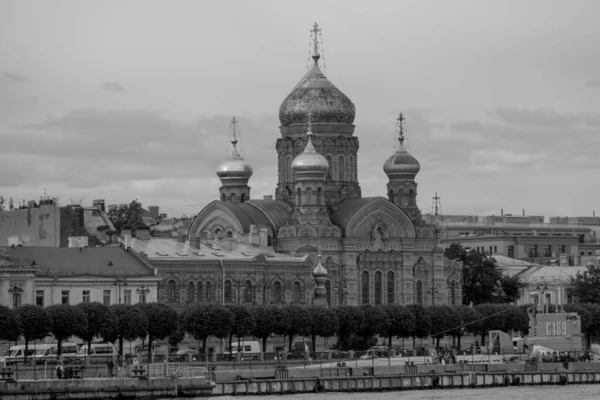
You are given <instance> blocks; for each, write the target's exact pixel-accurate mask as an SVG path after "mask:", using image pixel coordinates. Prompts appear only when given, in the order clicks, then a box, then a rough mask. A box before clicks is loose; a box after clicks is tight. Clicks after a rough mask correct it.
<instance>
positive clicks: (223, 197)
mask: <svg viewBox="0 0 600 400" xmlns="http://www.w3.org/2000/svg"><path fill="white" fill-rule="evenodd" d="M221 201H227V197H225V193H221Z"/></svg>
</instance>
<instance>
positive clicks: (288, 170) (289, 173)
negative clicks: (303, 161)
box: [285, 156, 293, 182]
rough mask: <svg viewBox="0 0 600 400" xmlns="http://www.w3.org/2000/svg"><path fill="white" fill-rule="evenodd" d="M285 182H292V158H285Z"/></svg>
mask: <svg viewBox="0 0 600 400" xmlns="http://www.w3.org/2000/svg"><path fill="white" fill-rule="evenodd" d="M285 180H286V181H287V182H292V181H293V179H292V156H287V159H286V162H285Z"/></svg>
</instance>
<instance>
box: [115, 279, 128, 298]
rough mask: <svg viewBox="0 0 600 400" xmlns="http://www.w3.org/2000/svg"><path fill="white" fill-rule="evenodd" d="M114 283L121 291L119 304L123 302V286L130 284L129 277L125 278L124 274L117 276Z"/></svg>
mask: <svg viewBox="0 0 600 400" xmlns="http://www.w3.org/2000/svg"><path fill="white" fill-rule="evenodd" d="M113 285H115V286H116V287H117V290H118V291H119V304H121V286H128V285H127V278H124V277H122V276H115V279H114V282H113Z"/></svg>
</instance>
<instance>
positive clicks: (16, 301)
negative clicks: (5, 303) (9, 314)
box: [8, 284, 23, 308]
mask: <svg viewBox="0 0 600 400" xmlns="http://www.w3.org/2000/svg"><path fill="white" fill-rule="evenodd" d="M8 293H12V295H13V308H17V307H19V306H20V305H21V294H22V293H23V287H22V285H18V284H12V285H10V289H8Z"/></svg>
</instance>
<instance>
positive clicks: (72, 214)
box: [60, 205, 96, 247]
mask: <svg viewBox="0 0 600 400" xmlns="http://www.w3.org/2000/svg"><path fill="white" fill-rule="evenodd" d="M72 236H87V237H88V245H89V246H90V247H94V246H95V245H96V236H90V234H89V233H88V231H87V230H86V229H85V225H84V222H83V208H81V207H73V206H70V205H69V206H65V207H61V208H60V247H68V245H69V237H72Z"/></svg>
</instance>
